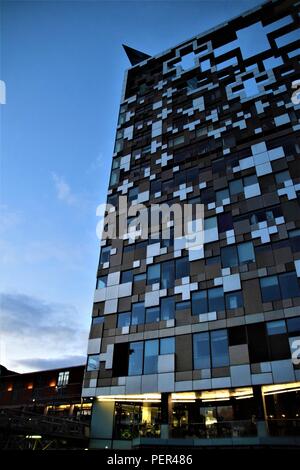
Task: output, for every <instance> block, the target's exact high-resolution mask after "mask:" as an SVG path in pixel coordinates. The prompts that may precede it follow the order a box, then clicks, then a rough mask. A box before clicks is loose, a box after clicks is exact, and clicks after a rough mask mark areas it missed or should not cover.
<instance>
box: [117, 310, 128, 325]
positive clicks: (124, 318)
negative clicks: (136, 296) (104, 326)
mask: <svg viewBox="0 0 300 470" xmlns="http://www.w3.org/2000/svg"><path fill="white" fill-rule="evenodd" d="M130 317H131V313H130V312H125V313H119V315H118V328H122V327H123V326H130Z"/></svg>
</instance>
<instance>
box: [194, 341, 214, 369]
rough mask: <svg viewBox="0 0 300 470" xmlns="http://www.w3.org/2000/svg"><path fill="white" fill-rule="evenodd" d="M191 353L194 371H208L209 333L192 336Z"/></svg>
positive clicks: (209, 363)
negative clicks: (192, 354)
mask: <svg viewBox="0 0 300 470" xmlns="http://www.w3.org/2000/svg"><path fill="white" fill-rule="evenodd" d="M193 353H194V368H195V369H210V367H211V362H210V346H209V333H208V332H205V333H197V334H194V335H193Z"/></svg>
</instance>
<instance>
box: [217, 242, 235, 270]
mask: <svg viewBox="0 0 300 470" xmlns="http://www.w3.org/2000/svg"><path fill="white" fill-rule="evenodd" d="M221 259H222V266H223V268H231V267H233V266H238V264H239V260H238V255H237V250H236V247H235V246H225V247H224V248H221Z"/></svg>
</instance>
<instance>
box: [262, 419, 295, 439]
mask: <svg viewBox="0 0 300 470" xmlns="http://www.w3.org/2000/svg"><path fill="white" fill-rule="evenodd" d="M268 429H269V435H270V436H282V437H283V436H300V419H298V418H296V419H269V420H268Z"/></svg>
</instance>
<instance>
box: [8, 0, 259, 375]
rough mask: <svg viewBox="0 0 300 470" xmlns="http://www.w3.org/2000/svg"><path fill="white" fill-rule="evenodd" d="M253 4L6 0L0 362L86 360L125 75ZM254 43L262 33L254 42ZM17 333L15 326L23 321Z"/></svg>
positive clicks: (27, 366) (38, 364) (26, 364)
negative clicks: (140, 61) (136, 55)
mask: <svg viewBox="0 0 300 470" xmlns="http://www.w3.org/2000/svg"><path fill="white" fill-rule="evenodd" d="M260 3H261V2H260V1H255V0H237V1H233V0H228V1H227V0H221V1H217V0H210V1H200V0H198V1H197V0H194V1H188V0H187V1H176V0H174V1H154V0H152V1H139V2H135V1H89V0H87V1H73V0H65V1H51V0H50V1H43V0H40V1H19V2H18V1H2V2H1V9H2V27H1V30H2V34H1V36H2V53H1V69H2V73H1V79H3V80H5V82H6V87H7V104H6V105H4V106H2V107H1V108H2V109H1V113H2V122H1V128H2V129H1V133H2V139H1V155H2V157H1V160H2V162H1V163H2V165H1V170H2V176H1V219H2V221H1V227H0V246H1V261H2V270H1V279H0V281H1V292H2V314H1V315H2V320H1V322H2V336H1V338H0V339H1V348H0V353H1V355H0V362H2V363H4V365H6V366H8V367H11V368H14V369H16V370H20V371H21V370H32V369H36V368H43V367H45V368H47V367H53V366H54V365H59V364H68V363H78V362H84V355H85V351H86V340H87V331H88V327H89V323H90V314H91V306H92V298H93V291H94V288H95V276H96V266H97V263H98V254H99V242H98V240H97V238H96V223H97V218H96V214H95V211H96V207H97V205H98V204H99V203H101V202H103V201H105V198H106V196H105V195H106V189H107V183H108V177H109V171H110V164H111V156H112V149H113V141H114V135H115V126H116V120H117V113H118V106H119V100H120V94H121V88H122V82H123V75H124V70H125V69H126V68H127V67H128V66H129V63H128V60H127V57H126V55H125V53H124V51H123V49H122V47H121V44H122V43H125V44H128V45H129V46H131V47H134V48H137V49H140V50H141V51H144V52H146V53H148V54H150V55H152V54H156V53H159V52H161V51H163V50H165V49H167V48H168V47H171V46H174V45H176V44H177V43H179V42H181V41H183V40H186V39H189V38H190V37H192V36H194V35H196V34H199V33H201V32H203V31H205V30H207V29H209V28H211V27H213V26H216V25H218V24H219V23H221V22H223V21H226V20H228V19H230V18H232V17H234V16H237V15H239V14H240V13H241V12H244V11H245V10H248V9H251V8H253V7H255V6H257V5H259V4H260ZM249 40H250V41H251V40H253V38H249ZM18 325H19V328H17V330H16V326H18Z"/></svg>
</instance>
